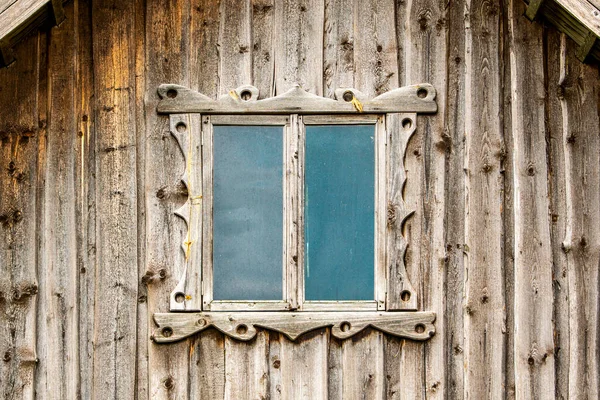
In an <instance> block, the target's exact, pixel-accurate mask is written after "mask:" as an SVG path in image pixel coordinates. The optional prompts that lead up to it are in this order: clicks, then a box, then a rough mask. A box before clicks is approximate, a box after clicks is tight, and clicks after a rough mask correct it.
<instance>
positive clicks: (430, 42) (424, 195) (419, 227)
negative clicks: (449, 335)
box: [396, 1, 446, 398]
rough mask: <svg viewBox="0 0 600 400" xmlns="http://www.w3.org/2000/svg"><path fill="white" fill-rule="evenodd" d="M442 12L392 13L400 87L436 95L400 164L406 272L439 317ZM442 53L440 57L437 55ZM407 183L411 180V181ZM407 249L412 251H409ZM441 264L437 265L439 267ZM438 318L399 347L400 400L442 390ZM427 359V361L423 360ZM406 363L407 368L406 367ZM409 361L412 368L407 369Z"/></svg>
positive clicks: (416, 7) (424, 6)
mask: <svg viewBox="0 0 600 400" xmlns="http://www.w3.org/2000/svg"><path fill="white" fill-rule="evenodd" d="M444 21H445V10H444V7H443V6H442V5H441V4H438V3H437V2H434V1H431V2H422V1H419V2H414V1H413V2H407V3H406V13H405V14H404V15H400V14H398V15H397V22H396V24H397V25H396V26H397V29H399V28H398V27H400V26H404V27H405V30H404V32H403V33H402V35H401V36H403V39H404V43H398V47H399V48H401V49H402V51H403V55H404V61H403V60H402V59H401V60H400V61H399V63H400V64H401V67H402V70H403V71H404V77H402V78H400V80H404V81H405V82H406V83H409V84H410V83H412V82H416V81H418V80H419V79H431V80H434V81H435V82H436V84H435V85H434V86H435V87H436V90H437V87H439V89H440V90H441V91H442V97H441V100H442V102H441V103H440V106H441V107H440V108H439V110H438V113H437V114H436V115H435V116H432V117H426V118H418V119H417V132H416V134H415V137H414V138H413V140H412V141H411V143H409V146H408V150H407V155H406V166H407V183H406V189H405V192H406V201H407V203H408V204H409V206H410V207H412V208H414V209H415V210H416V213H415V215H414V216H413V217H411V218H410V219H408V221H407V223H406V227H405V232H406V234H407V237H408V242H409V249H408V252H407V254H406V264H407V274H408V277H409V278H410V281H411V282H412V284H413V286H414V287H415V290H416V292H417V296H418V304H417V307H418V309H420V310H432V309H433V310H436V311H438V313H439V315H443V314H444V308H443V307H444V305H443V302H444V297H443V296H441V293H442V292H443V284H444V272H443V262H444V257H445V243H444V228H443V226H444V214H443V209H444V206H443V202H444V170H445V143H444V141H443V134H444V102H445V100H444V97H445V96H444V95H443V93H444V90H445V86H446V80H445V74H446V64H445V59H446V47H445V46H446V44H445V42H446V39H445V37H446V32H445V31H446V27H445V24H444ZM442 55H443V56H442ZM411 179H412V180H413V182H412V183H411ZM411 248H412V249H411ZM440 263H442V264H440ZM443 326H444V320H443V319H442V318H440V319H438V320H437V321H436V329H437V328H438V327H439V329H440V331H439V334H436V336H435V337H434V338H433V340H432V341H431V342H430V343H428V345H427V346H419V345H417V344H415V343H410V342H407V343H405V344H403V347H402V348H401V351H402V353H403V354H402V356H401V357H400V362H401V364H400V365H401V366H402V367H401V368H403V372H405V373H404V374H403V376H402V378H401V382H402V383H401V385H400V389H401V393H400V397H401V398H413V397H418V396H422V395H424V393H423V391H424V390H427V393H428V394H430V395H438V394H440V393H443V392H444V388H443V385H444V379H443V372H442V370H443V367H442V366H443V360H444V328H443ZM425 360H427V362H425ZM407 362H408V364H407ZM411 363H414V365H411Z"/></svg>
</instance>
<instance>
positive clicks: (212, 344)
mask: <svg viewBox="0 0 600 400" xmlns="http://www.w3.org/2000/svg"><path fill="white" fill-rule="evenodd" d="M189 388H190V389H189V397H190V399H206V400H213V399H214V400H216V399H223V398H225V342H224V339H223V335H222V334H221V333H220V332H219V331H217V330H216V329H210V330H208V331H206V332H204V333H202V335H201V336H200V335H198V336H196V337H195V338H194V339H193V342H192V345H191V347H190V383H189Z"/></svg>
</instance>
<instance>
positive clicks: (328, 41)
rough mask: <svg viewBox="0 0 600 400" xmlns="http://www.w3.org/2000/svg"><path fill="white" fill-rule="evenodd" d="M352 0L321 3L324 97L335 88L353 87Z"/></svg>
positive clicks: (327, 0) (331, 95)
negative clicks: (322, 16) (323, 10)
mask: <svg viewBox="0 0 600 400" xmlns="http://www.w3.org/2000/svg"><path fill="white" fill-rule="evenodd" d="M354 3H355V2H354V1H353V0H326V1H325V15H324V21H325V28H324V35H325V37H324V42H323V79H324V82H323V85H324V87H325V94H324V96H325V97H329V98H333V96H334V93H335V90H336V89H337V88H339V87H353V86H355V85H354V74H355V67H354V11H353V5H354Z"/></svg>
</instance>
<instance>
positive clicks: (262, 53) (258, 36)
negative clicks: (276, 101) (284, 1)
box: [246, 0, 275, 98]
mask: <svg viewBox="0 0 600 400" xmlns="http://www.w3.org/2000/svg"><path fill="white" fill-rule="evenodd" d="M274 7H275V1H274V0H252V82H253V85H254V86H256V87H257V88H258V90H259V92H260V97H261V98H265V97H272V96H274V95H275V76H274V73H275V69H274V68H273V65H274V63H275V48H274V47H273V42H274V40H275V38H274V36H273V35H274V29H273V27H274V24H275V9H274ZM248 82H250V81H248ZM248 82H246V83H248Z"/></svg>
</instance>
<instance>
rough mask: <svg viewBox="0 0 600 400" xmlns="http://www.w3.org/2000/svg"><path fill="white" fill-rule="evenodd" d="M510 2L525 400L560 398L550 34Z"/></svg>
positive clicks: (518, 367) (517, 329)
mask: <svg viewBox="0 0 600 400" xmlns="http://www.w3.org/2000/svg"><path fill="white" fill-rule="evenodd" d="M523 11H524V6H523V3H522V2H520V1H514V2H509V8H508V18H509V25H508V28H509V46H510V55H511V57H510V63H511V92H512V98H511V105H512V107H511V121H512V130H511V132H512V149H511V151H512V153H513V163H512V167H513V171H512V172H513V174H514V175H513V185H514V186H513V196H514V204H515V207H514V210H513V213H514V214H513V218H514V224H515V227H514V242H515V253H514V254H515V256H514V257H515V258H514V276H515V281H514V285H515V316H514V318H515V320H514V335H515V341H514V346H515V347H514V353H515V354H514V363H515V394H516V397H517V398H551V397H553V396H554V343H553V329H552V304H551V302H549V301H548V299H550V298H552V294H553V292H552V252H551V248H550V221H549V218H548V209H549V204H548V186H547V174H548V170H547V164H546V137H545V121H544V118H545V115H544V102H543V98H544V95H545V92H544V73H543V71H544V68H543V43H542V29H541V27H540V26H539V25H534V24H531V23H530V22H529V21H527V20H526V19H525V18H524V17H523V16H522V14H523Z"/></svg>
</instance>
